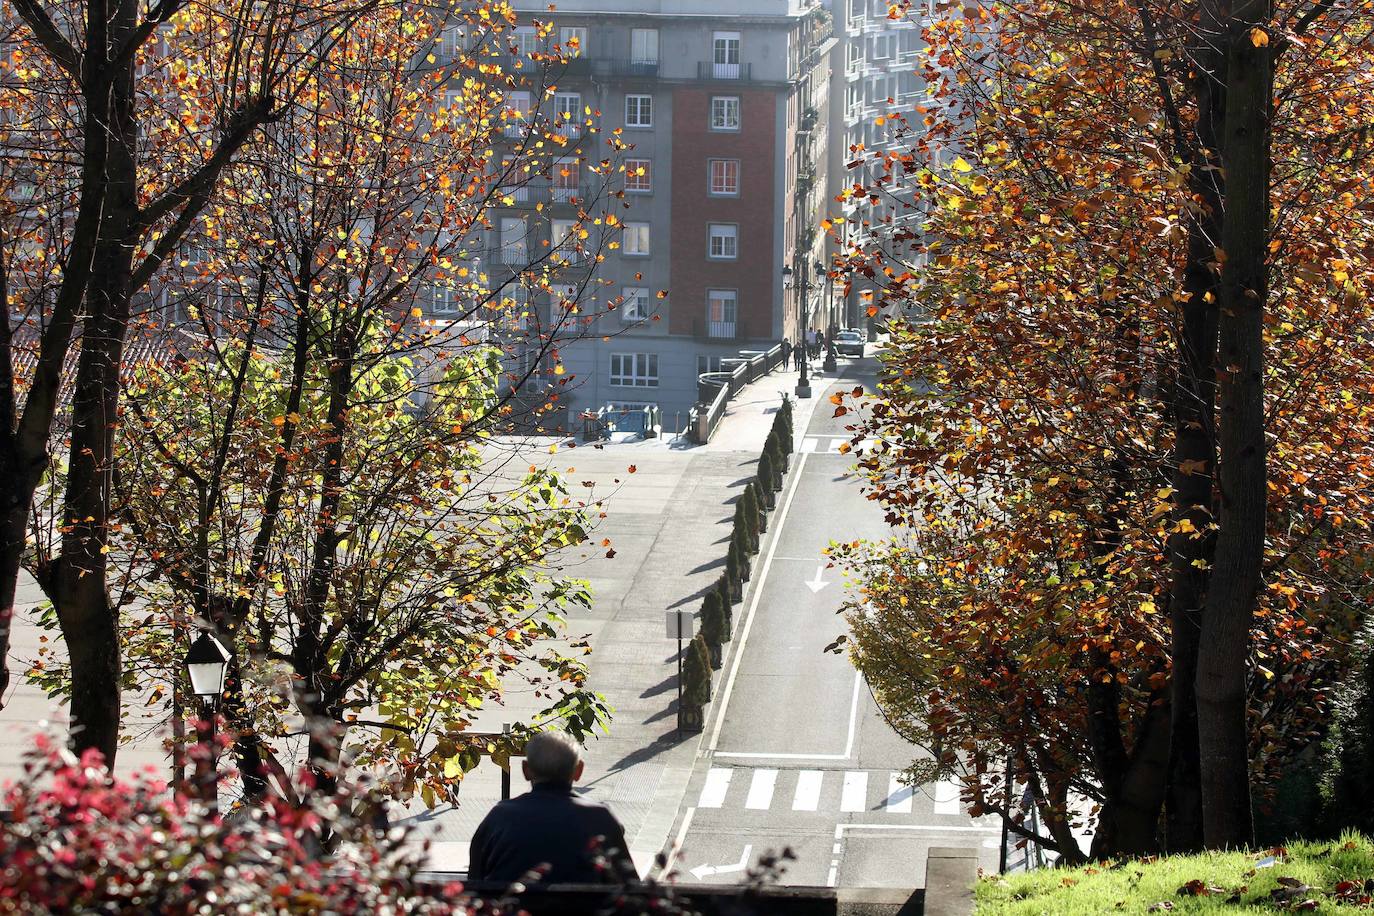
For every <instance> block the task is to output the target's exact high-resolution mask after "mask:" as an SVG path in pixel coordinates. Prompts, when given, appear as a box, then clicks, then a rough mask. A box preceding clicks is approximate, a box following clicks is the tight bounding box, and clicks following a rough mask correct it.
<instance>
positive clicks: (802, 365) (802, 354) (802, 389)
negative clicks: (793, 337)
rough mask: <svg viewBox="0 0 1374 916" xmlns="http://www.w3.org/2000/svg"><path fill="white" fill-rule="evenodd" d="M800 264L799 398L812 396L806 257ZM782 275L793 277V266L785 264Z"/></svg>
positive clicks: (798, 311) (798, 304) (798, 300)
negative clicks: (807, 344) (809, 368)
mask: <svg viewBox="0 0 1374 916" xmlns="http://www.w3.org/2000/svg"><path fill="white" fill-rule="evenodd" d="M799 266H800V270H801V291H800V294H799V295H798V297H797V328H798V329H799V330H800V332H801V337H800V339H799V340H798V341H797V344H798V346H797V357H798V359H797V366H798V368H799V369H800V370H801V375H799V376H798V377H797V389H796V391H797V397H799V398H809V397H811V382H810V380H808V379H807V377H806V371H807V369H808V367H809V362H810V361H809V360H808V359H807V353H806V342H807V341H806V261H805V259H802V260H801V261H800V262H799ZM782 275H783V277H784V278H787V277H791V276H792V268H791V267H786V266H784V267H783V269H782Z"/></svg>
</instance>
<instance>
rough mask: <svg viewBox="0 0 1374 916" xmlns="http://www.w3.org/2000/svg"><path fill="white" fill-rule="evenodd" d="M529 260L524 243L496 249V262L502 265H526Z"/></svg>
mask: <svg viewBox="0 0 1374 916" xmlns="http://www.w3.org/2000/svg"><path fill="white" fill-rule="evenodd" d="M528 259H529V255H528V253H527V252H526V251H525V245H524V243H523V242H522V243H518V244H513V245H502V246H501V247H500V248H498V249H496V260H497V261H498V262H499V263H501V264H524V263H525V262H526V261H527V260H528Z"/></svg>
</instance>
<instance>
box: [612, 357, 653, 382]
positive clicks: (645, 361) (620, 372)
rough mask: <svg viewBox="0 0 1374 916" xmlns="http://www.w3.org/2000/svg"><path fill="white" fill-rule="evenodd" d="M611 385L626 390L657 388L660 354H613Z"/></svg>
mask: <svg viewBox="0 0 1374 916" xmlns="http://www.w3.org/2000/svg"><path fill="white" fill-rule="evenodd" d="M611 384H612V385H621V386H623V387H626V388H657V387H658V354H657V353H612V354H611Z"/></svg>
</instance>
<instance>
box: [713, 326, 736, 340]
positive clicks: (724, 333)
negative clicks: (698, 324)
mask: <svg viewBox="0 0 1374 916" xmlns="http://www.w3.org/2000/svg"><path fill="white" fill-rule="evenodd" d="M706 336H707V337H709V338H711V339H712V340H734V339H735V322H734V321H707V322H706Z"/></svg>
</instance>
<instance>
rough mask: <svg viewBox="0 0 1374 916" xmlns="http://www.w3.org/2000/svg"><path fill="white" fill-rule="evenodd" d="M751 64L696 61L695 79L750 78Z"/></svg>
mask: <svg viewBox="0 0 1374 916" xmlns="http://www.w3.org/2000/svg"><path fill="white" fill-rule="evenodd" d="M751 68H752V65H751V64H721V63H716V62H715V61H709V60H703V61H698V62H697V79H702V80H747V79H750V78H751Z"/></svg>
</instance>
